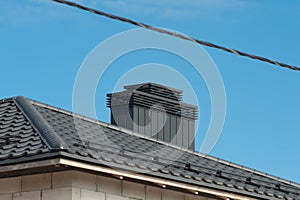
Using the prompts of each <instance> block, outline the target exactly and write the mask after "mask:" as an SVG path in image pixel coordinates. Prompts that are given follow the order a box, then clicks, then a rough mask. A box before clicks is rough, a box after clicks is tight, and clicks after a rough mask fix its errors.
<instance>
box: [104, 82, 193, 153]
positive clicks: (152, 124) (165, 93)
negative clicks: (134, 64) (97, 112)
mask: <svg viewBox="0 0 300 200" xmlns="http://www.w3.org/2000/svg"><path fill="white" fill-rule="evenodd" d="M124 89H126V90H125V91H122V92H117V93H112V94H107V106H108V107H109V108H110V109H111V123H112V124H114V125H117V126H120V127H124V128H127V129H130V130H133V131H134V132H137V133H139V134H141V135H144V136H146V137H151V138H155V139H157V140H160V141H164V142H167V143H171V144H174V145H177V146H179V147H182V148H186V149H190V150H194V146H195V143H194V136H195V120H196V119H197V115H198V108H197V107H196V106H193V105H189V104H185V103H182V91H180V90H177V89H174V88H169V87H166V86H163V85H159V84H155V83H144V84H137V85H128V86H125V87H124Z"/></svg>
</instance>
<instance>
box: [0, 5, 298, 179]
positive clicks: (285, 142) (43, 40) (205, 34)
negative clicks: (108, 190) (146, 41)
mask: <svg viewBox="0 0 300 200" xmlns="http://www.w3.org/2000/svg"><path fill="white" fill-rule="evenodd" d="M76 2H78V3H83V4H85V5H88V6H93V7H95V8H99V9H102V10H104V11H107V12H112V13H115V14H118V15H122V16H125V17H129V18H133V19H137V20H139V21H143V22H145V23H148V24H152V25H155V26H159V27H164V28H169V29H173V30H177V31H179V32H182V33H184V34H187V35H190V36H193V37H195V38H199V39H203V40H207V41H212V42H215V43H218V44H222V45H225V46H228V47H234V48H237V49H241V50H244V51H247V52H253V53H256V54H258V55H263V56H266V57H269V58H273V59H277V60H279V61H282V62H287V63H290V64H294V65H297V66H300V59H299V52H300V46H299V45H298V44H299V43H300V38H299V35H300V24H299V19H300V13H299V9H300V2H299V1H297V0H290V1H289V2H288V3H287V2H282V1H271V0H265V1H259V0H252V1H246V0H227V1H224V0H201V1H192V0H177V1H172V0H165V1H157V0H152V1H146V0H127V1H109V0H103V1H94V0H81V1H79V0H77V1H76ZM132 28H134V27H133V26H130V25H127V24H124V23H120V22H116V21H112V20H109V19H106V18H102V17H99V16H95V15H93V14H90V13H86V12H84V11H79V10H76V9H73V8H69V7H66V6H62V5H59V4H56V3H53V2H51V1H50V0H49V1H48V0H23V1H19V0H10V1H1V2H0V33H1V37H0V44H1V54H0V55H1V59H0V66H1V69H2V70H1V74H0V77H1V78H0V97H1V98H6V97H11V96H16V95H24V96H26V97H29V98H32V99H36V100H38V101H42V102H45V103H48V104H51V105H54V106H58V107H61V108H64V109H67V110H72V92H73V84H74V81H75V78H76V74H77V72H78V70H79V68H80V66H81V63H82V62H83V61H84V59H85V58H86V56H87V55H88V54H89V53H90V52H91V51H92V50H93V49H94V48H95V47H96V46H97V45H98V44H99V43H101V42H102V41H104V40H106V39H107V38H109V37H111V36H113V35H115V34H118V33H121V32H122V31H126V30H130V29H132ZM205 49H206V50H207V52H208V53H209V55H210V56H211V57H212V59H213V60H214V62H215V63H216V65H217V67H218V69H219V71H220V73H221V75H222V78H223V81H224V86H225V89H226V95H227V116H226V121H225V126H224V129H223V132H222V135H221V137H220V139H219V141H218V143H217V144H216V146H215V148H214V149H213V151H212V152H211V153H210V154H211V155H213V156H216V157H220V158H223V159H225V160H229V161H232V162H235V163H238V164H241V165H245V166H248V167H251V168H255V169H257V170H261V171H263V172H267V173H270V174H273V175H276V176H280V177H282V178H285V179H289V180H293V181H296V182H300V175H299V174H300V173H299V167H300V159H299V154H300V145H299V143H300V142H299V141H300V134H299V130H300V129H299V126H300V117H299V113H300V105H299V102H300V93H299V89H298V86H299V85H300V78H299V76H300V74H299V72H295V71H291V70H287V69H281V68H278V67H276V66H272V65H269V64H265V63H261V62H257V61H253V60H250V59H247V58H240V57H237V56H235V55H231V54H228V53H225V52H221V51H219V50H215V49H210V48H206V47H205ZM146 55H147V56H146ZM172 59H174V60H175V58H173V57H172V56H170V55H167V54H164V53H161V52H148V54H147V52H139V53H136V54H132V55H128V57H127V58H126V57H124V58H123V57H122V58H121V59H119V60H118V62H116V63H114V65H115V67H117V66H125V65H126V66H127V68H125V69H123V72H124V70H125V71H126V70H130V67H131V66H136V65H140V64H143V63H151V62H153V63H162V64H168V65H172V64H174V65H175V64H176V63H180V64H181V65H184V64H185V63H184V62H183V61H177V60H176V62H175V61H174V60H173V62H171V61H170V60H172ZM120 73H121V72H120ZM119 76H120V74H119ZM187 76H188V75H187ZM147 78H149V77H147ZM187 78H189V77H187ZM145 79H146V78H145ZM150 79H151V77H150ZM191 79H192V78H191ZM104 81H105V82H104V83H102V85H101V84H100V85H98V89H97V94H96V102H99V105H97V106H96V109H97V115H98V116H99V119H100V120H104V121H108V120H109V117H108V116H109V114H108V110H107V108H105V104H104V102H105V99H104V98H105V93H106V92H111V91H110V90H111V89H112V88H113V87H114V86H115V84H116V82H117V81H118V79H117V78H116V77H112V78H111V77H110V76H109V77H105V80H104ZM193 81H194V82H195V81H198V80H192V81H191V82H193ZM194 82H193V83H194ZM194 84H196V83H194ZM199 85H200V86H202V85H203V81H202V80H199ZM193 86H194V87H199V86H198V85H193ZM203 88H204V89H203V91H202V92H201V95H202V93H203V99H204V100H202V104H201V105H200V107H201V115H203V117H201V120H202V119H203V123H202V121H200V124H201V125H202V124H203V126H207V121H208V119H209V111H210V109H209V95H208V94H205V93H207V90H206V89H205V85H204V86H203ZM201 139H203V135H201V134H200V135H198V141H201Z"/></svg>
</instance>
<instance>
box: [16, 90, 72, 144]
mask: <svg viewBox="0 0 300 200" xmlns="http://www.w3.org/2000/svg"><path fill="white" fill-rule="evenodd" d="M14 101H15V103H16V105H17V106H18V108H19V109H20V110H21V111H22V113H23V114H24V116H25V117H26V118H27V119H28V121H29V122H30V123H31V124H32V126H33V127H34V128H35V129H36V130H37V132H38V133H39V134H40V136H41V139H42V140H43V141H44V142H45V143H46V144H47V146H48V147H49V148H50V150H62V149H68V146H67V144H66V143H65V142H64V141H63V140H62V139H61V138H60V137H59V135H58V134H57V133H56V132H55V131H54V129H53V128H52V127H51V126H50V125H49V124H48V123H47V121H46V120H45V119H44V118H43V116H42V115H41V114H40V113H39V112H38V111H37V110H36V109H35V108H34V107H33V105H32V104H31V102H30V101H28V100H27V99H26V98H25V97H23V96H17V97H15V98H14Z"/></svg>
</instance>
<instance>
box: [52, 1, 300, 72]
mask: <svg viewBox="0 0 300 200" xmlns="http://www.w3.org/2000/svg"><path fill="white" fill-rule="evenodd" d="M52 1H54V2H58V3H62V4H66V5H69V6H72V7H75V8H79V9H81V10H85V11H88V12H91V13H94V14H97V15H101V16H105V17H108V18H111V19H114V20H118V21H122V22H125V23H129V24H132V25H135V26H139V27H142V28H145V29H149V30H153V31H156V32H159V33H163V34H167V35H171V36H174V37H177V38H181V39H183V40H188V41H192V42H195V43H198V44H201V45H205V46H208V47H212V48H216V49H220V50H223V51H226V52H229V53H233V54H236V55H239V56H244V57H248V58H251V59H254V60H260V61H262V62H266V63H270V64H273V65H276V66H279V67H284V68H288V69H291V70H295V71H300V67H296V66H293V65H288V64H285V63H282V62H278V61H275V60H271V59H268V58H265V57H262V56H257V55H253V54H249V53H246V52H243V51H239V50H235V49H232V48H227V47H224V46H220V45H217V44H214V43H211V42H207V41H203V40H198V39H195V38H192V37H188V36H185V35H183V34H180V33H175V32H172V31H168V30H165V29H162V28H157V27H153V26H150V25H147V24H144V23H140V22H137V21H134V20H131V19H128V18H125V17H120V16H116V15H112V14H109V13H106V12H103V11H100V10H95V9H93V8H89V7H86V6H82V5H80V4H77V3H74V2H70V1H65V0H52Z"/></svg>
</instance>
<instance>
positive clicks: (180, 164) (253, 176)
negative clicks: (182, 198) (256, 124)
mask: <svg viewBox="0 0 300 200" xmlns="http://www.w3.org/2000/svg"><path fill="white" fill-rule="evenodd" d="M55 153H59V155H63V156H66V157H68V158H71V159H77V160H80V161H82V162H87V161H88V162H93V163H95V164H99V165H102V166H103V165H105V166H108V167H110V168H117V169H122V170H128V171H131V172H135V173H143V174H148V175H150V176H155V177H161V178H164V179H169V180H175V181H180V182H183V183H188V184H193V185H199V186H204V187H209V188H214V189H219V190H223V191H230V192H234V193H237V194H242V195H247V196H250V197H256V198H260V199H291V200H292V199H299V200H300V186H299V185H298V184H296V183H292V182H288V181H285V180H282V179H279V178H276V177H272V176H270V175H267V174H263V173H260V172H257V171H255V170H251V169H248V168H245V167H242V166H239V165H235V164H231V163H229V162H226V161H223V160H221V159H217V158H213V157H210V156H206V155H202V154H200V153H194V152H191V151H187V150H182V149H179V148H176V147H174V146H172V145H167V144H164V143H162V142H157V141H155V140H153V139H149V138H143V137H142V136H139V135H136V134H134V133H132V132H129V131H128V130H125V129H121V128H119V127H115V126H113V125H109V124H105V123H103V122H99V121H96V120H93V119H89V118H85V117H82V116H79V115H76V114H72V113H70V112H68V111H64V110H61V109H58V108H55V107H52V106H49V105H46V104H43V103H39V102H35V101H32V100H29V99H26V98H24V97H14V98H10V99H4V100H1V101H0V167H1V166H3V165H7V164H12V163H20V162H24V161H32V160H37V159H41V158H49V157H51V156H53V155H54V154H55Z"/></svg>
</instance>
